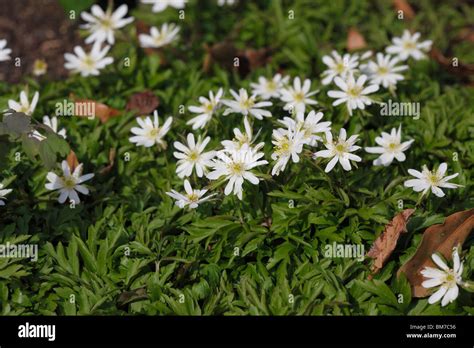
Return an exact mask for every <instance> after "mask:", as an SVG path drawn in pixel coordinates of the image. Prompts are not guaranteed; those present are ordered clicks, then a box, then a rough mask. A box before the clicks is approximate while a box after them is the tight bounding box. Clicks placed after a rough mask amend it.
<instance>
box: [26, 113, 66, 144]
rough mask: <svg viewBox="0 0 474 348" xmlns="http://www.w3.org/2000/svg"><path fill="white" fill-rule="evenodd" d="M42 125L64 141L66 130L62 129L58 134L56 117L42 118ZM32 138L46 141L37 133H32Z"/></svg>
mask: <svg viewBox="0 0 474 348" xmlns="http://www.w3.org/2000/svg"><path fill="white" fill-rule="evenodd" d="M43 124H45V125H46V126H48V127H49V128H51V129H52V131H53V132H54V133H56V134H58V135H60V136H62V137H63V138H64V139H66V129H65V128H63V129H61V130H60V131H59V132H58V118H57V117H56V116H53V117H51V118H50V117H49V116H44V117H43ZM32 136H33V137H35V138H36V139H38V140H40V141H42V140H44V139H46V137H45V136H43V135H42V134H40V133H39V132H38V131H36V130H35V131H33V133H32Z"/></svg>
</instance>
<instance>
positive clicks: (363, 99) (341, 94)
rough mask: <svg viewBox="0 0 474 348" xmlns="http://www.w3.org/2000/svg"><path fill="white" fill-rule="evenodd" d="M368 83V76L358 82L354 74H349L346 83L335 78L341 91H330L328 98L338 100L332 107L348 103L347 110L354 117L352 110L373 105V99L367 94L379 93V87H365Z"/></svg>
mask: <svg viewBox="0 0 474 348" xmlns="http://www.w3.org/2000/svg"><path fill="white" fill-rule="evenodd" d="M366 81H367V75H360V76H359V77H358V79H357V81H356V80H355V79H354V76H352V74H349V76H348V78H347V80H346V81H344V80H343V79H341V78H340V77H339V76H336V77H335V78H334V83H335V84H336V85H337V86H338V87H339V88H340V89H341V90H340V91H335V90H333V91H329V92H328V96H330V97H331V98H337V100H335V101H334V102H333V103H332V105H334V106H337V105H339V104H342V103H346V105H347V110H348V111H349V114H350V115H351V116H352V110H355V109H361V110H363V109H365V106H366V105H371V104H372V102H373V101H372V99H371V98H369V97H368V96H367V94H371V93H374V92H376V91H378V89H379V86H378V85H369V86H367V87H364V84H365V82H366Z"/></svg>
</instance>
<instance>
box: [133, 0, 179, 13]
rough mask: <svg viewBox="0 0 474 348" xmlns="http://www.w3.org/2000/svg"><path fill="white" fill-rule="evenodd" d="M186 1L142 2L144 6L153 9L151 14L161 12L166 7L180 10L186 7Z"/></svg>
mask: <svg viewBox="0 0 474 348" xmlns="http://www.w3.org/2000/svg"><path fill="white" fill-rule="evenodd" d="M187 1H188V0H142V3H144V4H152V5H153V7H152V8H151V10H152V11H153V12H162V11H164V10H165V9H166V8H167V7H168V6H171V7H174V8H176V9H182V8H184V6H185V5H186V2H187Z"/></svg>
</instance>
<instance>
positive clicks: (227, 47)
mask: <svg viewBox="0 0 474 348" xmlns="http://www.w3.org/2000/svg"><path fill="white" fill-rule="evenodd" d="M204 49H205V50H206V55H205V57H204V62H203V71H204V72H206V73H207V72H209V71H210V69H211V66H212V64H213V63H217V64H219V65H220V66H221V67H223V68H224V69H227V70H233V69H237V71H238V72H239V74H240V75H241V76H245V75H247V74H248V73H250V72H251V71H252V70H255V69H256V68H258V67H261V66H264V65H265V64H267V63H268V62H269V61H270V59H271V53H272V49H271V48H269V47H263V48H259V49H254V48H246V49H242V50H240V49H237V48H236V47H235V45H234V44H233V43H232V42H231V41H222V42H218V43H216V44H214V45H212V46H208V45H205V46H204ZM237 62H238V65H236V63H237Z"/></svg>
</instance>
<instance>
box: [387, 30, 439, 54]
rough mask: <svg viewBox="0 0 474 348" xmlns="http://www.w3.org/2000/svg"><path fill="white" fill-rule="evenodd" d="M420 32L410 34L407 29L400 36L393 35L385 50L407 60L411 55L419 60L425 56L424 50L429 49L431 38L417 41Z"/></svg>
mask: <svg viewBox="0 0 474 348" xmlns="http://www.w3.org/2000/svg"><path fill="white" fill-rule="evenodd" d="M419 38H420V33H415V34H413V35H411V34H410V32H409V31H408V30H406V29H405V30H404V31H403V35H402V37H394V38H393V39H392V42H393V45H391V46H388V47H387V48H386V49H385V50H386V52H387V53H389V54H392V55H396V56H398V57H399V58H400V59H401V60H407V59H408V58H410V57H413V58H414V59H415V60H420V59H423V58H425V57H426V54H425V53H424V52H428V51H429V50H430V49H431V44H432V43H433V42H432V41H431V40H426V41H423V42H418V39H419Z"/></svg>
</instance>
